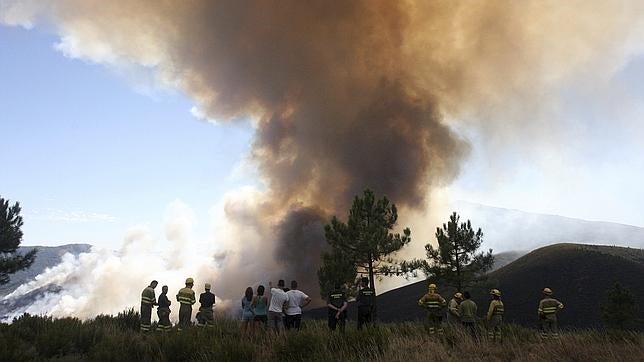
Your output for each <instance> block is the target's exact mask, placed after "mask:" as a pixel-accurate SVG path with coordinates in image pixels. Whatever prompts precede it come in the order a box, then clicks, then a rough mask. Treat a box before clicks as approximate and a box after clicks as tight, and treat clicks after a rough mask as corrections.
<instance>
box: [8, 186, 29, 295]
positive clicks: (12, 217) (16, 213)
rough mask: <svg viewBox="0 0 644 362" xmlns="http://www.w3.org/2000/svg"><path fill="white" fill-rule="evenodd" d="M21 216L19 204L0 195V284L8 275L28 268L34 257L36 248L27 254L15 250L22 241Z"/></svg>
mask: <svg viewBox="0 0 644 362" xmlns="http://www.w3.org/2000/svg"><path fill="white" fill-rule="evenodd" d="M22 223H23V222H22V216H20V204H19V203H17V202H16V203H15V204H13V206H11V205H9V200H5V199H3V198H2V197H0V285H3V284H6V283H8V282H9V276H10V275H11V274H13V273H15V272H17V271H19V270H23V269H26V268H29V267H30V266H31V264H32V263H33V262H34V259H35V258H36V250H35V249H34V250H32V251H30V252H28V253H27V254H24V255H22V254H20V253H18V252H16V250H17V249H18V247H19V246H20V243H21V242H22V230H20V228H21V227H22Z"/></svg>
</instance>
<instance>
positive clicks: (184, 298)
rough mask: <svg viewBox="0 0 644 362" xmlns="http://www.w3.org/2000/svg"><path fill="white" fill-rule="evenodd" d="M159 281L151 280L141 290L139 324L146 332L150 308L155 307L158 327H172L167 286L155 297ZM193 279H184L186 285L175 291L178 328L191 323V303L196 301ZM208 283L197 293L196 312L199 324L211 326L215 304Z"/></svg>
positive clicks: (164, 328)
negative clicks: (177, 304)
mask: <svg viewBox="0 0 644 362" xmlns="http://www.w3.org/2000/svg"><path fill="white" fill-rule="evenodd" d="M157 285H159V282H157V281H156V280H153V281H152V282H151V283H150V285H148V286H147V287H145V289H143V292H141V324H140V328H141V331H142V332H148V331H149V330H150V328H151V327H152V322H151V319H152V308H154V306H156V307H157V315H158V317H159V323H158V327H157V328H158V329H159V330H161V331H169V330H170V329H171V328H172V323H171V322H170V305H171V304H172V302H171V301H170V299H168V286H167V285H164V286H163V287H161V295H159V299H158V300H157V299H156V296H155V294H154V289H155V288H156V287H157ZM193 286H194V280H193V279H192V278H188V279H186V286H185V287H183V288H181V289H179V292H178V293H177V302H179V305H180V306H179V324H178V325H177V327H178V329H179V330H181V329H182V328H186V327H188V326H190V325H192V322H191V319H192V305H193V304H195V303H196V302H197V300H196V298H195V292H194V290H192V287H193ZM210 288H211V286H210V284H208V283H206V284H205V285H204V289H205V290H204V292H203V293H201V295H199V304H200V307H199V312H198V313H197V323H198V325H199V326H212V325H213V322H214V313H213V307H214V306H215V295H214V294H213V293H211V292H210Z"/></svg>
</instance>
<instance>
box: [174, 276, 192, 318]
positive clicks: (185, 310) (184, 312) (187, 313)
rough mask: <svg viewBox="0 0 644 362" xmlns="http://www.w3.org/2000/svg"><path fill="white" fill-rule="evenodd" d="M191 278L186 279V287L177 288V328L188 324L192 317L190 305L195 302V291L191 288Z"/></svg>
mask: <svg viewBox="0 0 644 362" xmlns="http://www.w3.org/2000/svg"><path fill="white" fill-rule="evenodd" d="M193 283H194V282H193V280H192V278H188V279H186V287H185V288H181V289H179V293H177V302H179V304H180V305H181V306H180V307H179V330H181V329H182V328H187V327H189V326H190V324H191V323H190V319H192V305H193V304H195V303H196V300H195V291H194V290H192V285H193Z"/></svg>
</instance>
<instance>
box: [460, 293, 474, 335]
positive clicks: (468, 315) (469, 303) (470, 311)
mask: <svg viewBox="0 0 644 362" xmlns="http://www.w3.org/2000/svg"><path fill="white" fill-rule="evenodd" d="M463 298H464V300H463V301H462V302H461V304H459V305H458V314H459V315H460V316H461V323H462V324H463V326H464V327H465V328H466V329H467V330H468V331H469V332H470V334H471V335H472V337H474V338H476V310H477V306H476V303H474V301H473V300H472V299H471V298H472V296H471V295H470V292H468V291H465V292H464V293H463Z"/></svg>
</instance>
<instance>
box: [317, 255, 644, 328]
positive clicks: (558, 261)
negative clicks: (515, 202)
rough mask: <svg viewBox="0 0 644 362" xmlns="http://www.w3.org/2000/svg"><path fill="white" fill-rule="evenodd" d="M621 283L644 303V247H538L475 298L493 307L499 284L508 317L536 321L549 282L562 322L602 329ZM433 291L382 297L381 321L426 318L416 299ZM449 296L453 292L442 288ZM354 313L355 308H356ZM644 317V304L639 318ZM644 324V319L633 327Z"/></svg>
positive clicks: (492, 277)
mask: <svg viewBox="0 0 644 362" xmlns="http://www.w3.org/2000/svg"><path fill="white" fill-rule="evenodd" d="M616 281H619V282H620V283H621V284H622V285H624V286H625V287H627V288H629V289H630V290H631V291H632V292H633V293H634V294H635V296H636V297H637V298H638V301H639V303H640V304H641V303H642V302H644V250H642V249H634V248H623V247H614V246H597V245H582V244H568V243H565V244H555V245H550V246H546V247H543V248H539V249H537V250H534V251H532V252H530V253H528V254H526V255H524V256H522V257H520V258H519V259H517V260H515V261H513V262H511V263H509V264H507V265H506V266H504V267H502V268H500V269H498V270H496V271H493V272H492V273H490V274H489V279H488V281H487V282H486V285H485V286H482V287H479V288H473V289H472V294H473V296H474V297H473V299H474V300H475V301H476V303H477V304H478V306H479V316H481V317H482V316H483V314H484V313H485V312H486V311H487V307H488V305H489V297H488V295H487V293H488V290H489V289H490V288H492V287H496V288H499V289H500V290H501V292H502V293H503V298H502V299H503V302H504V304H505V310H506V321H508V322H513V323H518V324H522V325H535V324H536V321H537V318H536V309H537V305H538V302H539V300H540V298H541V290H542V289H543V287H545V286H548V287H550V288H552V289H553V290H554V292H555V297H556V298H559V299H560V300H561V301H562V302H563V303H564V304H565V309H564V311H563V312H562V313H561V314H560V323H561V325H562V326H568V327H582V328H585V327H601V325H602V324H601V319H600V312H599V306H600V304H601V303H602V302H603V301H604V298H605V295H606V290H607V289H608V288H610V287H611V286H612V285H613V284H614V283H615V282H616ZM426 291H427V282H426V281H421V282H417V283H413V284H410V285H407V286H404V287H402V288H398V289H394V290H391V291H388V292H386V293H383V294H381V295H379V296H378V319H380V320H383V321H405V320H418V319H423V318H425V312H424V310H423V309H421V308H419V307H417V305H416V301H417V300H418V299H419V298H420V296H422V295H423V294H424V293H425V292H426ZM439 292H441V294H442V295H443V296H444V297H445V298H446V299H449V298H450V297H451V295H452V294H453V292H454V291H453V290H451V291H450V290H446V289H445V288H440V283H439ZM325 313H326V311H325V309H324V308H322V309H319V310H313V311H311V312H310V315H311V316H313V317H324V316H326V314H325ZM350 313H351V312H350ZM638 318H639V319H640V320H644V308H640V310H639V317H638ZM631 326H633V327H635V326H637V327H639V328H641V327H642V325H641V323H639V324H637V325H635V323H634V324H633V325H631Z"/></svg>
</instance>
